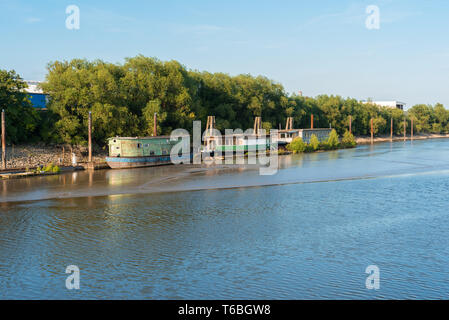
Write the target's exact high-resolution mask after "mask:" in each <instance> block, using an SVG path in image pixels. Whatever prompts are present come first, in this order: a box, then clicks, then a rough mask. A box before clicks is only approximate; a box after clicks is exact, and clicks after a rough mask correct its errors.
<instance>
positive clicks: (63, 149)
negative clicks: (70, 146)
mask: <svg viewBox="0 0 449 320" xmlns="http://www.w3.org/2000/svg"><path fill="white" fill-rule="evenodd" d="M64 159H65V146H62V165H64V164H65V161H64Z"/></svg>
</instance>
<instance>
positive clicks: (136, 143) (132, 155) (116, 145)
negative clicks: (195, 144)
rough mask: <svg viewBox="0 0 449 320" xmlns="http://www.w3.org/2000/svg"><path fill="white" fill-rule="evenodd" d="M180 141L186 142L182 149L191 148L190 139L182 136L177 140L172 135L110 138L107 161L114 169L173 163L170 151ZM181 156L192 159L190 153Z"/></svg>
mask: <svg viewBox="0 0 449 320" xmlns="http://www.w3.org/2000/svg"><path fill="white" fill-rule="evenodd" d="M178 143H183V144H184V145H183V146H182V147H183V148H182V150H189V148H188V147H189V146H188V140H186V139H182V137H179V138H178V139H177V140H171V139H170V136H155V137H115V138H109V139H108V144H109V157H106V162H107V164H108V165H109V166H110V167H111V168H113V169H116V168H137V167H149V166H158V165H167V164H171V163H172V161H171V158H170V153H171V150H172V148H173V146H175V145H176V144H178ZM180 157H182V160H184V159H185V161H186V162H188V161H190V154H189V155H186V154H185V155H182V156H180Z"/></svg>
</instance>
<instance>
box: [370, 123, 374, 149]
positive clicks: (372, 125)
mask: <svg viewBox="0 0 449 320" xmlns="http://www.w3.org/2000/svg"><path fill="white" fill-rule="evenodd" d="M373 143H374V123H373V118H371V144H373Z"/></svg>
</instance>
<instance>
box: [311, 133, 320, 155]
mask: <svg viewBox="0 0 449 320" xmlns="http://www.w3.org/2000/svg"><path fill="white" fill-rule="evenodd" d="M309 145H310V147H311V148H312V150H313V151H316V150H318V149H319V148H320V140H318V137H317V136H316V135H314V134H312V137H310V143H309Z"/></svg>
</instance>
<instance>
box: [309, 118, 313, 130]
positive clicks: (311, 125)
mask: <svg viewBox="0 0 449 320" xmlns="http://www.w3.org/2000/svg"><path fill="white" fill-rule="evenodd" d="M310 129H313V114H312V116H311V117H310Z"/></svg>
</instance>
